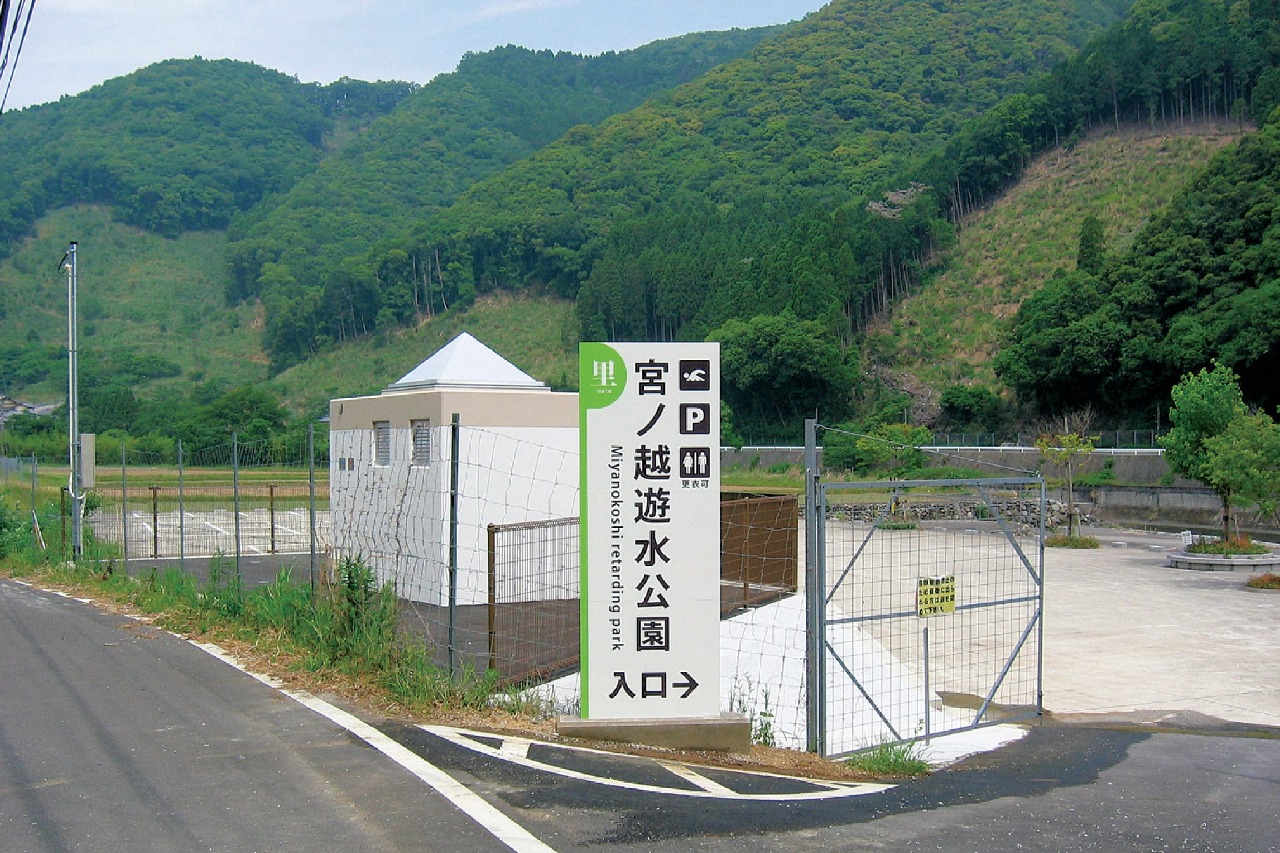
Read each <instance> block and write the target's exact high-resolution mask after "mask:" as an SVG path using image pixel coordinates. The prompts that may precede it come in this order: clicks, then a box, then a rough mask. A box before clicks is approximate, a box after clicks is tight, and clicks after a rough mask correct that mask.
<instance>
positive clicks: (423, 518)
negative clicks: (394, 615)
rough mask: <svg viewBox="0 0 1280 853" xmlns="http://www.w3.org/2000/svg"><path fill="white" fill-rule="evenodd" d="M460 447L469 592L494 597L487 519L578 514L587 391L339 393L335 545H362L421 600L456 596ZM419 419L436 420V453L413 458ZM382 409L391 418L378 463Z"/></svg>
mask: <svg viewBox="0 0 1280 853" xmlns="http://www.w3.org/2000/svg"><path fill="white" fill-rule="evenodd" d="M454 413H457V414H458V415H459V420H460V422H461V428H460V442H459V452H458V467H459V502H458V603H459V604H478V603H482V602H483V601H485V599H486V597H487V587H488V577H487V560H486V552H487V526H488V525H489V524H512V523H516V522H524V521H542V520H546V519H550V518H558V517H564V516H570V515H577V514H578V477H579V464H578V401H577V395H576V394H555V393H552V392H550V391H525V390H498V391H495V390H475V391H473V390H470V389H425V390H420V391H412V392H403V393H396V394H382V395H376V396H370V397H358V398H346V399H341V400H334V401H333V402H332V403H331V404H330V435H329V456H330V463H329V465H330V470H329V476H330V481H329V482H330V509H331V511H332V517H333V543H334V546H333V547H334V557H335V558H336V559H341V558H342V557H348V556H351V557H354V556H360V557H363V558H364V559H365V560H366V561H367V562H368V563H369V564H370V565H371V567H372V568H373V569H374V570H375V571H376V573H377V575H378V580H379V582H380V583H385V582H388V581H391V582H394V583H395V585H396V589H397V592H398V594H399V595H400V596H401V597H403V598H406V599H408V600H411V601H419V602H425V603H427V604H433V605H441V606H443V605H445V604H447V603H448V596H449V479H450V478H449V474H450V466H451V428H450V423H451V421H452V417H453V414H454ZM412 420H429V421H430V422H431V424H432V429H431V456H430V460H429V464H427V465H413V464H411V461H412V458H413V433H412V430H411V429H410V421H412ZM375 421H389V422H390V423H391V447H390V459H389V464H387V465H375V464H374V431H373V424H374V422H375Z"/></svg>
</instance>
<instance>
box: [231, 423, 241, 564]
mask: <svg viewBox="0 0 1280 853" xmlns="http://www.w3.org/2000/svg"><path fill="white" fill-rule="evenodd" d="M231 502H232V512H233V514H234V516H235V533H236V584H237V585H239V584H240V583H241V582H242V581H243V580H244V578H243V577H242V576H241V574H240V436H239V433H234V432H233V433H231Z"/></svg>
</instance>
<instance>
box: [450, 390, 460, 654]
mask: <svg viewBox="0 0 1280 853" xmlns="http://www.w3.org/2000/svg"><path fill="white" fill-rule="evenodd" d="M461 431H462V427H461V418H460V416H459V415H458V413H457V412H454V414H453V418H452V420H451V422H450V426H449V675H450V677H453V676H455V675H457V667H458V636H457V632H458V619H457V616H458V479H459V460H458V451H459V447H460V446H461V444H462V441H461Z"/></svg>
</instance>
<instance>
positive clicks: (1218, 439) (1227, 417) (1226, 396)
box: [1160, 361, 1270, 540]
mask: <svg viewBox="0 0 1280 853" xmlns="http://www.w3.org/2000/svg"><path fill="white" fill-rule="evenodd" d="M1172 397H1173V405H1172V407H1170V409H1169V421H1170V423H1172V424H1173V428H1172V429H1170V430H1169V433H1168V435H1166V436H1164V437H1163V438H1162V439H1160V444H1161V445H1162V446H1163V447H1164V458H1165V461H1167V462H1168V463H1169V468H1170V469H1172V470H1173V471H1174V472H1175V473H1177V474H1181V475H1183V476H1184V477H1189V478H1191V479H1193V480H1199V481H1200V482H1202V483H1204V484H1205V485H1207V486H1208V487H1209V488H1211V489H1213V491H1214V493H1215V494H1216V495H1217V496H1218V497H1219V498H1220V499H1221V500H1222V538H1223V539H1224V540H1225V539H1227V538H1228V537H1229V528H1228V525H1229V522H1230V520H1231V505H1232V502H1233V500H1235V499H1237V498H1239V497H1240V489H1241V487H1242V486H1243V487H1244V488H1245V489H1246V490H1249V489H1250V488H1251V484H1252V482H1253V480H1252V475H1249V474H1246V473H1245V471H1244V470H1243V466H1242V464H1241V462H1242V460H1244V459H1246V458H1247V457H1248V456H1249V455H1250V454H1251V453H1253V452H1255V451H1256V450H1257V449H1258V446H1257V445H1256V444H1255V443H1254V439H1253V438H1252V437H1250V436H1249V432H1250V431H1251V428H1250V427H1249V425H1248V424H1246V423H1243V422H1244V421H1246V420H1248V419H1249V418H1250V415H1249V412H1248V410H1247V409H1246V408H1245V404H1244V397H1243V396H1242V395H1241V393H1240V383H1239V379H1238V378H1237V377H1236V374H1235V371H1233V370H1232V369H1231V368H1230V367H1227V366H1226V365H1225V364H1220V363H1218V362H1216V361H1215V362H1214V363H1213V369H1212V370H1209V369H1207V368H1201V369H1200V371H1199V372H1198V373H1188V374H1186V375H1185V376H1183V377H1182V381H1181V382H1179V383H1178V384H1177V385H1175V386H1173V392H1172ZM1268 420H1270V419H1269V418H1268ZM1237 422H1241V423H1237ZM1263 444H1265V442H1263Z"/></svg>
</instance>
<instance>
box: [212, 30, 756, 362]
mask: <svg viewBox="0 0 1280 853" xmlns="http://www.w3.org/2000/svg"><path fill="white" fill-rule="evenodd" d="M779 29H780V28H778V27H764V28H758V29H752V30H732V31H729V32H720V33H696V34H693V35H689V36H683V37H680V38H674V39H666V40H663V41H659V42H655V43H653V44H650V45H646V46H644V47H641V48H638V49H636V50H630V51H625V52H622V53H612V52H610V53H606V54H604V55H601V56H595V57H585V56H578V55H576V54H571V53H563V52H561V53H552V52H551V51H546V50H544V51H530V50H526V49H524V48H519V47H513V46H508V47H505V48H499V49H496V50H493V51H490V52H488V53H482V54H468V55H467V56H466V57H464V59H463V60H462V62H461V63H460V64H459V66H458V69H457V71H456V72H454V73H452V74H445V75H441V76H440V77H437V78H436V79H435V80H433V81H432V83H431V84H430V85H429V86H426V87H424V88H423V89H422V90H420V91H419V92H417V93H415V94H414V95H413V96H412V97H409V98H407V99H406V100H405V101H404V102H403V103H402V104H400V105H399V107H398V108H397V109H396V110H395V111H394V112H393V113H392V114H391V115H389V116H387V117H386V118H384V119H382V120H380V121H377V122H375V123H373V124H372V125H371V126H370V127H369V129H368V131H367V132H365V133H363V134H361V135H360V136H359V137H357V138H355V139H353V140H352V141H351V142H350V143H349V144H348V145H346V146H344V147H343V148H342V149H341V150H340V151H339V152H337V154H336V155H335V156H333V157H331V158H329V159H327V160H325V161H324V162H323V163H321V164H320V165H319V167H318V168H317V169H316V170H315V171H313V172H312V173H311V174H309V175H308V176H307V177H306V178H304V179H303V180H301V181H299V182H298V183H297V184H296V186H294V187H293V188H292V189H291V190H290V191H289V192H287V193H285V194H283V195H281V196H280V197H278V198H275V199H272V200H271V201H269V202H268V203H266V204H263V205H261V206H260V207H259V208H258V209H257V210H255V211H253V212H252V213H251V214H250V215H247V216H243V217H241V218H239V219H238V220H237V221H236V223H235V225H234V227H233V228H232V229H231V233H230V238H231V249H230V260H231V265H232V275H233V279H232V282H231V283H230V286H229V289H228V295H229V297H230V298H231V299H232V300H233V301H238V300H241V299H246V298H254V297H257V296H259V295H261V296H262V297H263V301H264V304H265V306H266V322H267V347H268V349H269V350H270V351H271V352H272V354H273V356H274V357H275V360H276V363H277V364H278V365H284V364H287V363H290V362H292V361H296V360H297V359H298V358H300V357H302V356H303V355H306V354H310V353H312V352H314V351H315V350H316V349H317V348H320V347H323V346H324V345H326V344H327V343H329V342H331V341H333V340H347V339H350V338H353V337H357V336H359V335H361V334H366V333H368V332H369V331H372V330H373V329H375V328H378V329H382V328H385V327H387V326H390V325H399V324H402V323H405V322H406V321H408V320H409V319H410V318H411V317H415V316H420V315H421V314H423V313H424V312H425V313H431V312H432V311H433V310H434V309H435V308H439V309H440V310H446V309H447V307H448V304H449V302H450V297H449V296H448V295H446V294H443V293H441V292H440V288H439V285H438V278H439V276H438V274H437V272H433V269H432V261H433V260H434V258H433V257H429V256H421V255H414V256H412V257H410V256H409V255H407V254H405V253H402V252H399V251H396V250H392V251H389V252H386V253H383V254H381V255H379V256H378V257H376V258H374V259H371V258H370V257H369V252H370V250H371V249H372V248H373V247H374V246H377V245H379V244H385V243H387V242H388V238H389V237H390V236H393V235H396V234H399V233H402V232H403V231H405V230H406V229H407V228H408V227H409V226H410V224H411V223H413V222H416V221H419V220H422V219H425V218H428V217H430V216H432V215H434V214H435V213H437V212H439V211H440V210H441V209H443V208H445V207H447V206H448V205H449V204H450V203H452V202H453V201H454V200H455V199H457V197H458V196H459V195H460V194H461V193H462V192H463V191H464V190H466V189H467V188H468V187H470V186H471V185H473V184H474V183H476V182H477V181H480V180H481V179H483V178H486V177H488V176H491V175H493V174H496V173H498V172H500V171H502V170H503V169H504V168H506V167H508V166H510V165H511V164H512V163H515V162H516V161H518V160H520V159H521V158H523V157H526V156H528V155H530V154H532V153H533V152H534V151H536V150H537V149H539V148H541V147H542V146H544V145H546V144H547V143H549V142H551V141H553V140H554V139H556V138H557V137H559V136H560V135H562V134H563V133H564V132H565V131H567V130H568V129H569V128H571V127H574V126H575V125H584V124H595V123H597V122H600V121H601V120H603V119H605V118H607V117H608V116H610V115H613V114H615V113H619V112H625V111H627V110H629V109H632V108H634V107H636V106H638V105H639V104H640V103H642V102H643V101H644V100H645V99H646V98H648V97H650V96H651V95H653V94H655V93H657V92H660V91H663V90H666V89H670V88H672V87H673V86H676V85H678V84H680V83H683V82H686V81H688V80H692V79H694V78H696V77H698V76H700V75H701V74H703V73H704V72H706V71H707V70H709V69H711V68H712V67H714V66H716V65H719V64H721V63H723V62H725V61H727V60H730V59H732V58H734V57H736V56H740V55H742V54H743V53H746V52H747V51H748V50H750V49H751V48H752V47H753V46H755V45H756V44H758V43H759V42H760V41H761V40H762V39H764V38H766V37H768V36H770V35H772V34H774V33H775V32H777V31H778V30H779ZM433 303H438V304H433Z"/></svg>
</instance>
